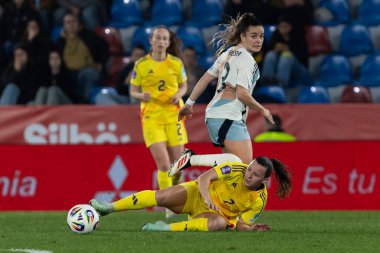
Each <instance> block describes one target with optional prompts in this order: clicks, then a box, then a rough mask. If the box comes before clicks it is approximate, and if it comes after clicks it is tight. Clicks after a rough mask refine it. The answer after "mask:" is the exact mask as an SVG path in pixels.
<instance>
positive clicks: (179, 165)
mask: <svg viewBox="0 0 380 253" xmlns="http://www.w3.org/2000/svg"><path fill="white" fill-rule="evenodd" d="M192 155H195V153H194V152H193V151H192V150H190V149H186V150H185V152H183V153H182V155H181V156H180V157H179V158H178V159H177V160H175V162H174V163H173V164H172V166H171V167H170V169H169V177H172V176H174V175H176V174H177V173H178V172H179V171H181V170H184V169H186V168H189V167H190V166H191V164H190V158H191V156H192Z"/></svg>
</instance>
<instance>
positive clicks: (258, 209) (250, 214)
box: [241, 187, 268, 225]
mask: <svg viewBox="0 0 380 253" xmlns="http://www.w3.org/2000/svg"><path fill="white" fill-rule="evenodd" d="M267 196H268V195H267V190H266V187H265V188H264V189H263V190H262V191H259V192H258V196H257V197H256V201H255V202H254V204H253V205H252V207H251V208H250V209H249V210H247V211H246V212H244V213H242V214H241V219H242V220H243V221H244V222H245V223H246V224H248V225H252V224H253V223H255V221H256V220H257V219H258V218H259V217H260V215H261V213H262V212H263V211H264V208H265V205H266V203H267Z"/></svg>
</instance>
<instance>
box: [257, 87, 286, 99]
mask: <svg viewBox="0 0 380 253" xmlns="http://www.w3.org/2000/svg"><path fill="white" fill-rule="evenodd" d="M253 96H254V98H255V99H256V100H257V101H258V102H260V103H278V104H284V103H287V102H288V100H287V98H286V94H285V90H284V88H283V87H281V86H274V85H273V86H272V85H268V86H262V87H260V88H257V89H255V90H254V92H253Z"/></svg>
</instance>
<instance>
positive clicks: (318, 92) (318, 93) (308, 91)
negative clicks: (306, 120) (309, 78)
mask: <svg viewBox="0 0 380 253" xmlns="http://www.w3.org/2000/svg"><path fill="white" fill-rule="evenodd" d="M297 102H298V103H301V104H326V103H330V97H329V94H328V91H327V89H326V88H325V87H322V86H304V87H303V88H302V89H301V92H300V94H299V95H298V100H297Z"/></svg>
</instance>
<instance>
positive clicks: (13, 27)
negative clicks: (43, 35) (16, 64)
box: [0, 0, 38, 70]
mask: <svg viewBox="0 0 380 253" xmlns="http://www.w3.org/2000/svg"><path fill="white" fill-rule="evenodd" d="M31 19H38V13H37V12H36V11H34V10H33V9H32V8H31V7H30V5H29V2H28V1H26V0H12V2H10V3H9V4H8V5H6V7H5V8H4V13H3V14H2V16H1V18H0V45H1V49H0V62H1V64H2V65H3V66H6V65H7V64H8V63H9V62H10V60H11V58H12V55H13V50H14V48H15V46H16V45H17V44H18V43H20V41H21V39H22V36H23V35H24V31H25V28H26V24H27V23H28V21H29V20H31ZM1 64H0V65H1ZM0 67H1V66H0ZM0 70H1V68H0Z"/></svg>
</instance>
